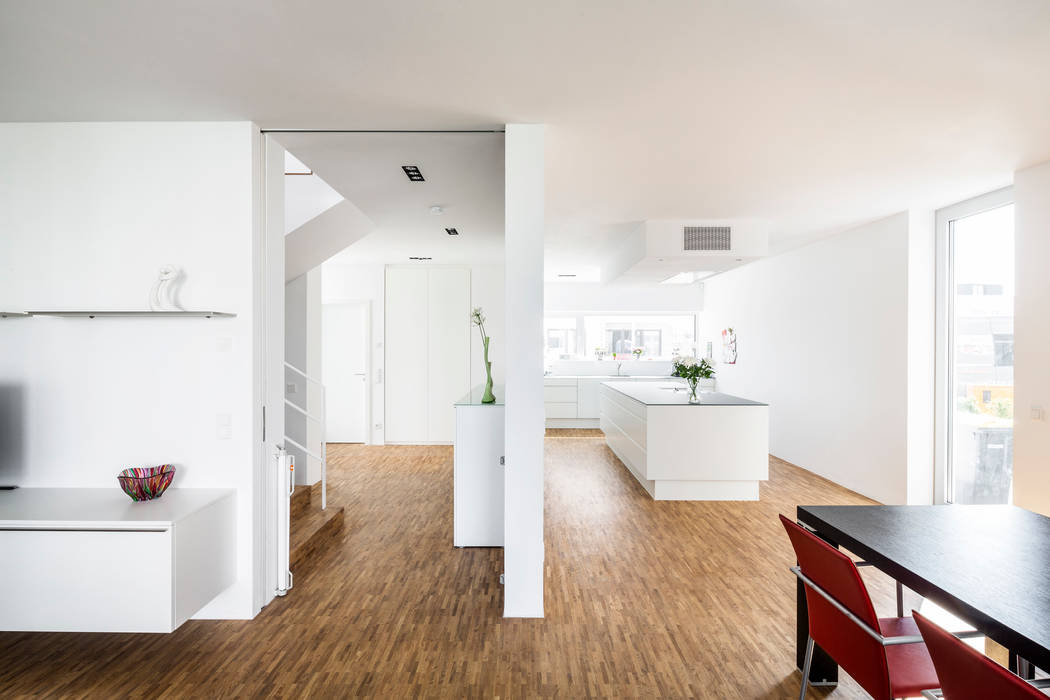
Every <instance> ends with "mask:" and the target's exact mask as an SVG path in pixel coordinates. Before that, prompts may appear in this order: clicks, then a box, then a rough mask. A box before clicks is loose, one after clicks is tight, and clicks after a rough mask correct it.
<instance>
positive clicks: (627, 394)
mask: <svg viewBox="0 0 1050 700" xmlns="http://www.w3.org/2000/svg"><path fill="white" fill-rule="evenodd" d="M688 395H689V392H688V390H682V384H680V383H657V382H645V383H627V382H615V381H611V382H605V383H604V384H602V388H601V415H600V419H599V420H600V426H601V429H602V432H604V433H605V441H606V444H608V446H609V449H611V450H612V451H613V452H614V453H615V454H616V456H617V457H619V458H620V460H621V461H622V462H623V463H624V464H625V465H626V466H627V468H628V469H630V471H631V473H632V474H634V476H635V478H637V479H638V481H639V483H641V485H642V486H643V487H644V488H645V490H646V491H648V492H649V494H650V495H651V496H652V497H653V498H654V499H656V500H658V501H757V500H758V482H759V481H765V480H767V479H768V478H769V407H768V406H767V405H766V404H762V403H758V402H756V401H749V400H748V399H741V398H738V397H735V396H729V395H727V394H719V393H714V392H711V393H705V394H701V402H700V403H699V404H691V403H689V399H688Z"/></svg>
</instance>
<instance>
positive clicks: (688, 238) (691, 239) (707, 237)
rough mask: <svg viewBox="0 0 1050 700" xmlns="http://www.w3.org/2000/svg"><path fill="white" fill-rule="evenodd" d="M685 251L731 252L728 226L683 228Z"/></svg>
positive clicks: (730, 230)
mask: <svg viewBox="0 0 1050 700" xmlns="http://www.w3.org/2000/svg"><path fill="white" fill-rule="evenodd" d="M682 232H683V234H684V235H683V241H684V244H685V247H684V249H685V250H731V249H732V242H731V241H730V234H731V233H732V229H731V228H730V227H729V226H685V227H683V229H682Z"/></svg>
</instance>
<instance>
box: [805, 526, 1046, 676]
mask: <svg viewBox="0 0 1050 700" xmlns="http://www.w3.org/2000/svg"><path fill="white" fill-rule="evenodd" d="M796 517H797V519H798V521H799V522H800V523H802V524H803V525H805V526H806V527H808V528H810V529H811V530H812V531H813V532H815V533H816V534H817V535H818V536H819V537H821V538H823V539H825V540H827V541H828V542H829V543H831V544H832V545H835V546H838V547H842V548H844V549H846V550H848V551H850V552H852V553H853V554H855V555H857V556H859V557H860V558H861V559H863V560H864V561H866V562H868V563H869V564H871V565H872V566H874V567H875V568H877V569H879V570H880V571H882V572H884V573H886V574H887V575H888V576H890V577H891V578H893V579H895V580H897V581H899V582H900V583H902V584H904V586H906V587H907V588H909V589H911V590H912V591H915V592H916V593H918V594H919V595H921V596H922V597H923V598H927V599H929V600H931V601H933V602H935V603H937V604H938V605H940V606H941V607H943V608H945V609H946V610H948V611H949V612H951V613H952V614H954V615H956V616H958V617H959V618H961V619H962V620H963V621H965V622H967V623H968V624H970V625H973V627H975V628H976V629H977V630H979V631H980V632H982V633H983V634H985V635H986V636H988V637H989V638H991V639H993V640H994V641H996V642H998V643H999V644H1001V645H1002V646H1004V647H1006V648H1007V649H1008V650H1009V651H1010V659H1011V662H1010V663H1011V667H1012V668H1013V669H1014V670H1017V669H1018V667H1020V668H1021V672H1022V673H1023V674H1025V675H1030V665H1034V666H1036V667H1038V668H1040V669H1043V670H1050V518H1047V517H1045V516H1042V515H1039V514H1037V513H1032V512H1031V511H1027V510H1024V509H1023V508H1018V507H1017V506H992V505H987V506H986V505H974V506H968V505H943V506H798V510H797V514H796ZM797 595H798V598H797V601H798V608H797V624H798V667H799V668H802V665H803V661H804V654H805V647H806V637H807V636H808V634H809V621H808V616H807V613H806V597H805V591H804V588H803V585H802V583H801V581H800V582H799V584H798V594H797ZM908 612H910V611H907V610H905V614H907V613H908ZM818 649H819V647H818ZM810 680H811V681H812V682H814V683H817V684H833V683H836V682H837V681H838V666H837V665H836V664H835V662H834V661H832V660H831V658H830V657H829V656H828V655H827V654H825V653H824V652H823V651H822V650H819V651H818V650H816V649H815V650H814V656H813V665H812V670H811V672H810Z"/></svg>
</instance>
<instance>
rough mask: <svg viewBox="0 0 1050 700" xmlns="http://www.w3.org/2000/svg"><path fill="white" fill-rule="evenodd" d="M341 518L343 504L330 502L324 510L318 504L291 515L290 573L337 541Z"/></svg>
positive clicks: (341, 527)
mask: <svg viewBox="0 0 1050 700" xmlns="http://www.w3.org/2000/svg"><path fill="white" fill-rule="evenodd" d="M304 490H305V489H304ZM293 495H294V494H293ZM343 519H344V508H343V506H336V505H332V504H329V506H328V508H327V509H326V510H321V508H320V506H319V505H318V506H315V507H314V508H310V509H308V510H306V511H304V512H302V513H301V514H299V515H298V516H293V518H292V531H291V538H290V539H291V543H290V544H291V552H290V556H289V565H290V568H291V569H292V573H296V568H297V567H299V566H301V565H302V564H304V563H305V562H307V561H308V560H309V559H311V558H312V557H313V556H314V555H316V554H318V553H320V552H322V551H324V550H326V549H327V548H328V547H330V546H332V545H333V544H334V543H335V542H338V541H339V539H340V535H342V533H343Z"/></svg>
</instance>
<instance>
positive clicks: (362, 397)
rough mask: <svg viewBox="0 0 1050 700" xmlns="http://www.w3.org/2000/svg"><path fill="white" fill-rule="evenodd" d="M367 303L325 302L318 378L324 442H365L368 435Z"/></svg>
mask: <svg viewBox="0 0 1050 700" xmlns="http://www.w3.org/2000/svg"><path fill="white" fill-rule="evenodd" d="M368 311H369V309H368V305H367V303H359V304H325V306H324V312H323V317H322V326H321V333H322V338H323V340H322V351H321V352H322V356H321V367H322V370H321V371H322V381H323V382H324V385H325V396H326V397H327V405H326V407H325V410H326V412H327V421H328V425H327V434H326V437H327V440H328V442H365V441H366V436H367V434H368V412H367V405H368V404H367V400H368V344H369V343H368V335H369V333H368V331H369V328H368V324H369V318H368V315H369V314H368Z"/></svg>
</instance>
